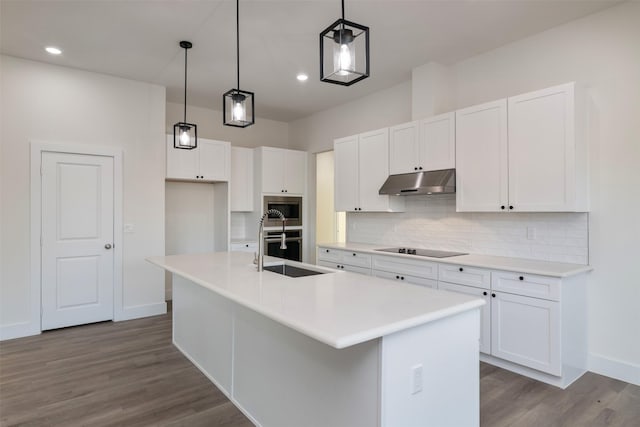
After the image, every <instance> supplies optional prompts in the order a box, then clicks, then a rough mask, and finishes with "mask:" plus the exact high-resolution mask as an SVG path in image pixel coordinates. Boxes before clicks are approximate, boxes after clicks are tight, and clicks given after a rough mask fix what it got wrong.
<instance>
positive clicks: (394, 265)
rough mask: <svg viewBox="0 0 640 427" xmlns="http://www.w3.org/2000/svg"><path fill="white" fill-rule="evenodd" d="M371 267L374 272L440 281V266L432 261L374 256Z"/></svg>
mask: <svg viewBox="0 0 640 427" xmlns="http://www.w3.org/2000/svg"><path fill="white" fill-rule="evenodd" d="M371 266H372V268H373V269H374V270H380V271H387V272H390V273H396V274H406V275H408V276H415V277H421V278H423V279H435V280H437V279H438V264H437V263H435V262H430V261H414V260H408V259H407V260H404V259H399V258H395V257H393V258H392V257H382V256H374V257H372V264H371Z"/></svg>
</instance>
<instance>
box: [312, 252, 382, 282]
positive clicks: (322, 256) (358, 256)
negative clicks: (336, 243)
mask: <svg viewBox="0 0 640 427" xmlns="http://www.w3.org/2000/svg"><path fill="white" fill-rule="evenodd" d="M318 265H320V266H322V267H328V268H333V269H336V270H345V271H351V272H352V273H359V274H366V275H368V276H370V275H371V255H369V254H365V253H362V252H355V251H345V250H340V249H332V248H323V247H318Z"/></svg>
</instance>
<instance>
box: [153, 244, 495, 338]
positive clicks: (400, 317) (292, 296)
mask: <svg viewBox="0 0 640 427" xmlns="http://www.w3.org/2000/svg"><path fill="white" fill-rule="evenodd" d="M147 260H148V261H149V262H151V263H153V264H155V265H158V266H160V267H162V268H164V269H166V270H168V271H170V272H172V273H175V274H178V275H180V276H182V277H184V278H186V279H188V280H190V281H192V282H195V283H197V284H199V285H201V286H203V287H205V288H207V289H210V290H211V291H213V292H216V293H218V294H220V295H222V296H224V297H226V298H228V299H230V300H232V301H234V302H236V303H238V304H240V305H242V306H244V307H247V308H249V309H251V310H254V311H256V312H258V313H260V314H262V315H264V316H266V317H268V318H270V319H272V320H275V321H276V322H279V323H281V324H283V325H286V326H288V327H290V328H292V329H294V330H296V331H298V332H300V333H302V334H305V335H307V336H309V337H311V338H314V339H316V340H318V341H320V342H322V343H325V344H327V345H329V346H331V347H335V348H345V347H349V346H352V345H355V344H359V343H362V342H365V341H369V340H371V339H375V338H379V337H382V336H384V335H389V334H393V333H395V332H399V331H402V330H404V329H408V328H411V327H414V326H418V325H421V324H424V323H428V322H434V321H437V320H439V319H442V318H445V317H448V316H452V315H455V314H458V313H461V312H464V311H467V310H472V309H474V308H476V307H480V306H482V305H484V304H485V302H484V300H482V299H479V298H475V297H473V296H468V295H462V294H456V293H452V292H445V291H438V290H434V289H430V288H426V287H421V286H416V285H409V284H405V283H398V282H396V281H391V280H386V279H381V278H377V277H371V276H365V275H362V274H356V273H350V272H346V271H335V270H331V269H325V268H322V267H318V266H313V265H308V264H301V263H295V262H290V261H287V263H288V264H292V265H297V266H302V267H306V268H309V269H314V270H321V271H326V272H327V273H326V274H319V275H315V276H307V277H297V278H292V277H287V276H283V275H280V274H277V273H273V272H270V271H264V272H262V273H258V272H257V271H256V266H255V265H253V264H252V260H253V254H250V253H243V252H215V253H207V254H194V255H171V256H164V257H150V258H147ZM267 261H272V263H273V261H276V262H275V263H282V260H280V259H278V258H269V257H265V265H267V264H268V262H267Z"/></svg>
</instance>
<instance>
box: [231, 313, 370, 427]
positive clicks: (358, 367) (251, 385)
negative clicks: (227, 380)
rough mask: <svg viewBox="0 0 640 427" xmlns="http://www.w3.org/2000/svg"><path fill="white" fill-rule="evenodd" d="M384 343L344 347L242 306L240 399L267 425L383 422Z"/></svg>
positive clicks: (237, 368)
mask: <svg viewBox="0 0 640 427" xmlns="http://www.w3.org/2000/svg"><path fill="white" fill-rule="evenodd" d="M379 343H380V340H379V339H376V340H372V341H369V342H365V343H362V344H358V345H355V346H352V347H348V348H345V349H341V350H338V349H335V348H332V347H329V346H328V345H325V344H323V343H320V342H318V341H316V340H314V339H311V338H309V337H307V336H305V335H302V334H300V333H298V332H296V331H294V330H292V329H290V328H288V327H286V326H282V325H280V324H278V323H276V322H274V321H272V320H270V319H267V318H266V317H264V316H262V315H260V314H257V313H255V312H253V311H250V310H247V309H245V308H242V307H236V319H235V351H234V354H235V356H234V393H233V397H234V400H235V401H236V402H238V403H239V404H240V405H241V406H242V408H243V409H244V410H245V411H246V412H248V413H250V414H251V416H252V418H253V419H254V420H255V421H257V422H258V423H259V424H260V425H261V426H263V427H288V426H291V427H294V426H295V427H299V426H305V427H313V426H318V427H326V426H331V427H342V426H344V427H358V426H363V427H364V426H366V427H372V426H378V425H379V419H378V413H379V411H378V403H379V401H378V399H379V391H378V390H379Z"/></svg>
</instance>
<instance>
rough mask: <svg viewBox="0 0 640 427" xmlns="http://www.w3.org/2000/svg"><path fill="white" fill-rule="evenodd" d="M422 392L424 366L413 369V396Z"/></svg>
mask: <svg viewBox="0 0 640 427" xmlns="http://www.w3.org/2000/svg"><path fill="white" fill-rule="evenodd" d="M421 391H422V365H421V364H420V365H416V366H413V367H412V368H411V394H417V393H420V392H421Z"/></svg>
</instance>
